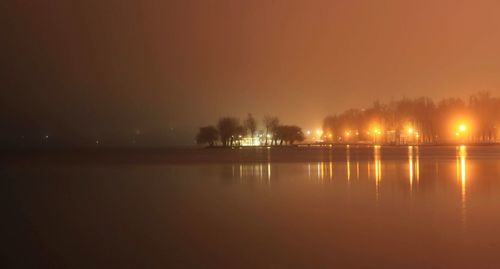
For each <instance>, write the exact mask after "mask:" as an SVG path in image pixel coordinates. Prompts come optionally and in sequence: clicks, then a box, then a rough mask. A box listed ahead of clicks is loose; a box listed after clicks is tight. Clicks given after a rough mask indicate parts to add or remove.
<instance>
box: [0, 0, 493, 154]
mask: <svg viewBox="0 0 500 269" xmlns="http://www.w3.org/2000/svg"><path fill="white" fill-rule="evenodd" d="M0 6H1V8H0V10H1V11H0V15H1V16H0V17H1V18H2V23H1V26H0V29H1V31H2V36H3V41H2V42H1V45H0V48H1V53H2V54H3V55H2V69H3V70H2V71H1V73H2V91H1V94H0V97H1V103H0V105H1V107H0V112H1V113H0V114H1V115H0V120H1V123H0V124H1V128H2V130H3V131H2V136H3V137H4V138H5V137H7V138H8V137H12V136H19V135H24V134H25V133H32V134H36V135H40V136H42V135H54V136H63V135H62V134H64V136H70V137H71V136H75V137H80V138H82V139H90V140H92V139H94V138H95V137H106V138H107V139H108V140H112V139H114V138H116V140H117V141H126V137H127V136H129V135H132V134H137V133H155V134H157V135H156V136H155V139H153V140H151V141H153V142H152V143H156V144H158V145H187V144H193V139H194V134H195V132H196V128H198V127H199V126H200V125H206V124H213V123H214V122H215V121H216V120H217V118H219V117H220V116H228V115H229V116H239V117H244V116H245V115H246V114H247V113H249V112H251V113H253V114H254V116H255V117H257V118H259V119H261V118H262V117H263V116H264V115H276V116H278V117H280V119H281V121H282V122H284V123H293V124H297V125H299V126H301V127H303V128H306V129H313V128H317V127H319V126H321V122H322V120H323V118H324V117H325V116H327V115H328V114H334V113H337V112H341V111H343V110H345V109H348V108H351V107H358V108H362V107H366V106H368V105H370V104H371V103H372V102H373V101H375V100H377V99H379V100H385V101H388V100H391V99H393V98H394V99H396V98H401V97H404V96H407V97H416V96H422V95H425V96H430V97H432V98H434V99H439V98H443V97H466V96H467V95H469V94H472V93H475V92H478V91H489V92H491V93H492V94H493V95H498V94H500V76H498V74H500V50H499V48H500V17H499V16H498V11H499V10H500V2H498V1H396V0H394V1H296V0H286V1H269V0H266V1H259V0H252V1H235V0H227V1H206V0H191V1H188V0H183V1H129V0H100V1H94V0H92V1H63V0H52V1H7V2H5V1H4V2H2V3H1V4H0ZM124 137H125V138H124ZM120 139H122V140H120ZM124 143H125V142H124Z"/></svg>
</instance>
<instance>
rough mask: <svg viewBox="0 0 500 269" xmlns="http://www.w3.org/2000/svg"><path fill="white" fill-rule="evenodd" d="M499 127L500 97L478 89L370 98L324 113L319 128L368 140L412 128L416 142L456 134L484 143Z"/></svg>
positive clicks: (437, 140)
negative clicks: (440, 95) (443, 95)
mask: <svg viewBox="0 0 500 269" xmlns="http://www.w3.org/2000/svg"><path fill="white" fill-rule="evenodd" d="M499 127H500V98H498V97H493V96H492V95H491V94H490V93H488V92H480V93H477V94H474V95H472V96H470V97H469V98H468V100H463V99H461V98H447V99H442V100H440V101H439V102H434V101H433V100H432V99H430V98H428V97H420V98H415V99H409V98H403V99H401V100H397V101H391V102H389V103H381V102H378V101H377V102H374V103H373V105H372V106H371V107H369V108H366V109H349V110H347V111H344V112H343V113H340V114H337V115H333V116H327V117H326V118H325V119H324V121H323V130H324V133H325V134H329V138H328V137H326V136H325V138H326V139H331V140H332V141H333V140H342V139H344V140H345V139H347V137H346V136H350V139H353V140H354V139H357V140H371V139H373V137H374V136H375V135H377V134H374V133H373V132H374V130H377V132H379V133H380V134H381V137H380V139H381V140H382V141H381V142H384V141H383V140H384V139H385V140H387V139H388V138H387V132H388V131H389V130H391V131H393V132H394V134H393V136H394V137H395V138H396V139H397V138H399V137H401V136H403V135H406V134H404V132H406V130H408V131H411V132H413V130H414V131H415V136H416V138H417V139H418V141H419V142H422V143H440V142H447V141H450V140H453V139H456V138H457V137H458V138H460V139H463V140H467V141H468V142H479V143H488V142H494V141H497V138H498V137H497V136H498V135H499V130H498V128H499Z"/></svg>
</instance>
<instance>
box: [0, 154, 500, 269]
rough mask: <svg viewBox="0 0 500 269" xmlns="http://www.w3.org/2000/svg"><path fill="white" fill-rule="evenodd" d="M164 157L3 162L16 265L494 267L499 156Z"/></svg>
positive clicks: (499, 261)
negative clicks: (103, 160) (151, 159)
mask: <svg viewBox="0 0 500 269" xmlns="http://www.w3.org/2000/svg"><path fill="white" fill-rule="evenodd" d="M200 152H201V153H200ZM155 154H156V155H159V156H161V154H159V153H155ZM165 154H166V155H165V156H166V157H165V160H163V161H158V156H157V157H155V158H154V160H155V161H148V160H147V159H141V158H137V159H133V157H130V158H132V159H131V160H129V161H127V162H122V161H119V162H112V161H111V162H110V161H108V162H100V161H94V162H92V161H88V159H86V161H81V162H78V161H72V162H65V161H61V160H60V158H58V159H57V160H52V161H50V160H49V161H39V162H38V161H36V160H35V161H30V162H28V163H25V162H9V163H8V164H4V165H2V166H0V168H1V170H0V173H1V177H2V185H3V189H4V191H6V195H4V197H3V199H4V204H7V205H8V206H7V207H8V209H7V211H6V212H7V213H6V214H7V218H6V219H8V223H10V224H12V225H11V227H10V228H8V230H6V231H7V242H11V243H10V244H9V249H8V250H7V254H8V255H7V256H8V258H7V262H8V264H9V265H10V266H9V267H25V266H33V267H53V268H110V267H112V268H500V148H499V147H439V148H438V147H422V146H421V147H397V148H388V147H381V148H380V147H375V148H374V147H363V148H357V147H353V146H351V147H349V148H346V147H334V148H308V149H265V148H263V149H235V150H213V151H210V150H202V151H199V150H195V151H189V150H186V152H182V150H177V151H176V152H175V154H173V156H172V154H170V155H169V154H168V153H165ZM176 156H177V157H176ZM189 156H192V161H189V160H190V157H189ZM199 156H204V157H203V158H200V157H199ZM107 158H112V157H107ZM90 159H92V158H90ZM96 159H99V158H98V157H96ZM160 159H161V157H160ZM180 159H182V160H183V161H182V162H178V161H176V160H180Z"/></svg>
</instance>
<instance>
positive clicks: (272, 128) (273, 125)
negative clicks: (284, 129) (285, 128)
mask: <svg viewBox="0 0 500 269" xmlns="http://www.w3.org/2000/svg"><path fill="white" fill-rule="evenodd" d="M279 125H280V120H279V119H278V117H274V116H266V117H264V126H265V127H266V142H265V143H266V146H267V145H268V138H269V135H270V134H272V135H273V141H276V140H275V139H274V137H275V136H276V131H277V128H278V126H279Z"/></svg>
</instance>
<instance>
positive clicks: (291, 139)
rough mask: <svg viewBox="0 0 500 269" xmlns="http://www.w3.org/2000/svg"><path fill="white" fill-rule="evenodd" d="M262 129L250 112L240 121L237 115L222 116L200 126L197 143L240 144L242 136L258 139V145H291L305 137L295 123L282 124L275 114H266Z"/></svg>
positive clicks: (230, 145)
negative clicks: (212, 123) (210, 123)
mask: <svg viewBox="0 0 500 269" xmlns="http://www.w3.org/2000/svg"><path fill="white" fill-rule="evenodd" d="M262 127H263V130H261V131H258V128H259V125H258V123H257V120H256V119H255V118H254V117H253V115H252V114H248V116H247V117H246V118H245V119H244V120H243V121H240V119H239V118H237V117H222V118H220V119H219V120H218V121H217V123H216V124H215V125H209V126H203V127H200V129H199V131H198V134H197V135H196V143H197V144H200V145H202V144H205V145H209V146H211V147H213V146H216V145H221V146H223V147H232V146H240V145H241V144H242V140H243V139H244V138H251V139H252V141H254V140H256V141H258V143H257V144H259V145H265V146H268V145H284V144H288V145H293V144H294V143H295V142H300V141H303V140H304V139H305V137H304V133H303V132H302V129H301V128H300V127H298V126H296V125H283V124H281V123H280V120H279V119H278V118H277V117H275V116H266V117H264V119H263V120H262Z"/></svg>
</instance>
